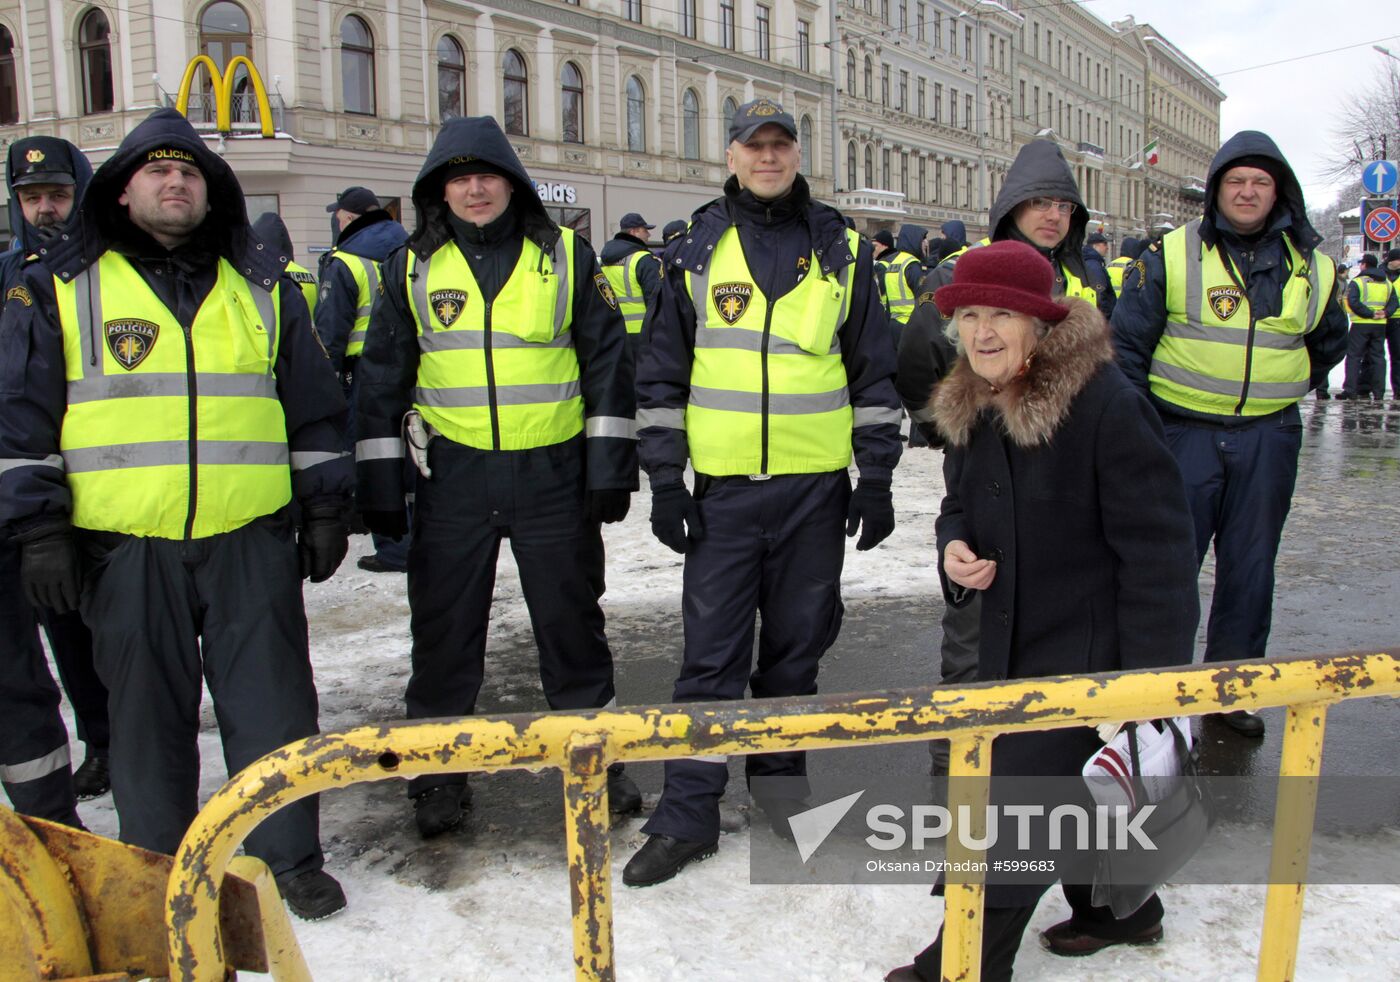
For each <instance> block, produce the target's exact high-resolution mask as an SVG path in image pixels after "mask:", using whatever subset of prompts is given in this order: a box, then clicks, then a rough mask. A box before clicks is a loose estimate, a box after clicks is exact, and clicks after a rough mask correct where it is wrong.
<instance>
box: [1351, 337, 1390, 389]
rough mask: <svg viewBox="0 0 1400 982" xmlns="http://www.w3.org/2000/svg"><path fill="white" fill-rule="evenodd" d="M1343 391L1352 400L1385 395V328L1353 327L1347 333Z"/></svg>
mask: <svg viewBox="0 0 1400 982" xmlns="http://www.w3.org/2000/svg"><path fill="white" fill-rule="evenodd" d="M1342 391H1343V392H1345V393H1346V394H1347V395H1348V396H1351V397H1353V398H1355V397H1357V396H1360V397H1362V398H1365V397H1366V396H1368V395H1369V396H1375V397H1376V398H1377V399H1379V398H1380V397H1381V396H1383V395H1385V325H1384V324H1353V325H1351V330H1350V331H1349V332H1347V361H1346V375H1345V376H1343V378H1342Z"/></svg>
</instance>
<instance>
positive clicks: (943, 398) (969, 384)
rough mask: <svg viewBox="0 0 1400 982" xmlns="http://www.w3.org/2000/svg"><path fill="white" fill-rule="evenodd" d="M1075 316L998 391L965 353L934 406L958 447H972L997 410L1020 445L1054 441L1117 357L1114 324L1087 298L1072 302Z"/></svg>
mask: <svg viewBox="0 0 1400 982" xmlns="http://www.w3.org/2000/svg"><path fill="white" fill-rule="evenodd" d="M1065 302H1066V303H1068V304H1069V306H1070V312H1069V316H1068V317H1066V318H1065V319H1064V320H1063V321H1061V322H1060V323H1059V324H1057V325H1056V326H1055V327H1053V328H1051V329H1050V333H1049V334H1047V335H1046V336H1045V337H1044V338H1043V339H1042V340H1041V342H1040V344H1039V345H1037V346H1036V349H1035V354H1034V355H1033V356H1032V358H1031V361H1030V366H1029V367H1028V368H1027V369H1026V371H1025V372H1023V373H1022V374H1021V375H1020V376H1018V377H1017V378H1015V379H1013V380H1012V381H1011V383H1010V384H1009V385H1007V386H1006V388H1004V389H1002V390H1000V391H998V390H996V389H993V388H992V386H991V385H990V384H989V383H988V382H987V381H986V379H983V378H981V377H980V376H978V375H977V374H975V373H974V372H973V371H972V366H971V365H970V364H969V363H968V360H967V355H965V354H963V355H959V356H958V360H957V363H956V364H955V365H954V366H953V370H952V371H951V372H949V373H948V377H947V378H945V379H944V380H943V381H942V382H940V383H939V384H938V385H937V386H935V387H934V390H933V398H932V399H931V400H929V409H931V410H932V411H933V418H934V422H936V423H937V424H938V428H939V430H941V431H942V432H943V434H944V435H945V436H946V437H947V438H948V442H949V443H951V444H952V445H953V446H959V447H960V446H966V445H967V442H968V439H969V437H970V436H971V434H972V430H973V428H974V427H975V426H976V425H977V420H978V417H980V416H981V415H982V413H983V411H985V410H991V411H993V412H994V413H995V414H996V415H998V416H999V417H1000V422H1001V428H1002V430H1004V431H1005V433H1006V435H1007V436H1009V437H1010V438H1011V441H1012V442H1013V443H1015V444H1016V445H1017V446H1020V447H1027V448H1029V447H1034V446H1036V445H1037V444H1040V443H1048V442H1049V441H1050V438H1051V437H1052V436H1054V435H1055V431H1056V430H1057V429H1059V428H1060V424H1061V423H1063V422H1064V419H1065V416H1067V415H1068V414H1069V407H1070V404H1071V403H1073V402H1074V398H1075V396H1077V395H1079V392H1080V390H1081V389H1083V388H1084V386H1085V385H1087V384H1088V382H1089V379H1091V378H1093V376H1094V374H1095V373H1096V372H1098V370H1099V369H1100V368H1101V367H1103V366H1104V365H1105V364H1107V363H1108V362H1111V361H1113V344H1112V342H1111V341H1110V340H1109V331H1108V325H1107V323H1105V321H1104V319H1103V316H1102V315H1101V314H1100V313H1099V311H1098V309H1097V308H1096V307H1095V306H1094V305H1093V304H1090V303H1086V302H1085V301H1083V300H1073V299H1071V300H1066V301H1065Z"/></svg>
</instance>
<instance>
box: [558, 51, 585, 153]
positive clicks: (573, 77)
mask: <svg viewBox="0 0 1400 982" xmlns="http://www.w3.org/2000/svg"><path fill="white" fill-rule="evenodd" d="M559 108H560V110H561V111H562V114H563V118H562V120H561V122H562V124H563V125H562V126H561V132H562V134H563V139H564V142H565V143H582V142H583V73H582V72H580V71H579V70H578V66H577V65H575V64H574V63H573V62H572V61H566V62H564V67H563V68H561V69H560V70H559Z"/></svg>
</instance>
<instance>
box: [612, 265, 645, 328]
mask: <svg viewBox="0 0 1400 982" xmlns="http://www.w3.org/2000/svg"><path fill="white" fill-rule="evenodd" d="M646 256H647V253H645V252H641V251H638V252H632V253H628V254H627V255H626V256H625V257H624V258H623V260H622V262H620V263H609V264H607V265H605V266H603V275H604V276H606V277H607V278H608V282H609V283H610V284H612V289H613V295H614V296H615V297H617V309H618V310H619V311H620V312H621V313H622V321H623V324H624V325H626V327H627V333H628V334H640V333H641V330H642V319H643V318H644V317H645V316H646V312H647V304H646V297H645V296H643V294H642V284H641V281H640V280H639V279H638V278H637V270H638V269H639V268H641V265H642V260H643V259H644V258H646Z"/></svg>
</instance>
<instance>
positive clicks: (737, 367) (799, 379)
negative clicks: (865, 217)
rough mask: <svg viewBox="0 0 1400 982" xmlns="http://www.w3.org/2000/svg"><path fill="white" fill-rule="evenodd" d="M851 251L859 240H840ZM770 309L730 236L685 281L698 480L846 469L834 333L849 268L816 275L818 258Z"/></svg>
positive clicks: (847, 405)
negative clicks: (690, 312) (690, 311)
mask: <svg viewBox="0 0 1400 982" xmlns="http://www.w3.org/2000/svg"><path fill="white" fill-rule="evenodd" d="M846 238H847V241H848V243H849V245H850V249H851V253H852V254H855V252H856V249H857V247H858V245H859V238H858V237H857V235H856V233H854V232H849V231H848V232H847V233H846ZM810 260H811V261H810V265H809V267H808V268H809V269H810V270H811V272H809V273H808V274H807V275H806V276H805V277H803V279H802V281H801V282H800V283H799V284H798V285H797V286H796V287H794V288H793V289H792V290H791V291H790V292H789V293H787V294H786V295H784V296H782V297H780V298H778V300H777V301H776V302H774V303H771V304H770V303H769V301H768V299H767V298H766V297H765V296H764V295H763V293H762V291H761V290H759V289H758V287H757V285H756V284H755V283H754V278H753V276H752V274H750V272H749V267H748V263H747V262H746V261H745V259H744V250H743V248H742V247H741V246H740V245H739V233H738V230H737V229H734V228H729V229H727V230H726V231H725V233H724V235H722V236H721V237H720V240H719V242H718V244H716V245H715V249H714V252H713V253H712V254H711V256H710V262H709V265H708V266H707V267H706V268H705V269H704V270H701V271H699V272H691V273H687V274H686V277H685V279H686V288H687V290H688V291H689V293H690V297H691V301H692V303H693V304H694V307H695V357H694V362H693V363H692V365H691V369H690V402H689V405H687V406H686V410H685V431H686V439H687V441H688V442H689V445H690V460H691V463H692V464H693V465H694V466H695V470H696V471H697V472H698V473H701V474H709V475H712V476H717V477H719V476H725V475H732V474H818V473H823V472H825V471H833V470H840V469H842V468H845V467H847V466H849V465H850V462H851V426H852V421H853V414H852V412H851V399H850V392H849V390H848V389H847V379H846V366H845V363H844V362H843V361H842V360H841V343H840V339H839V338H838V337H837V336H836V330H837V328H839V327H840V326H841V325H842V324H843V323H845V321H846V315H847V313H848V312H849V311H850V305H851V290H850V277H851V272H852V270H853V269H854V265H849V266H845V267H842V269H841V270H840V271H839V272H838V273H835V274H832V275H830V276H821V275H818V271H819V270H820V269H821V260H820V258H819V257H818V256H816V255H813V256H811V257H810Z"/></svg>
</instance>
